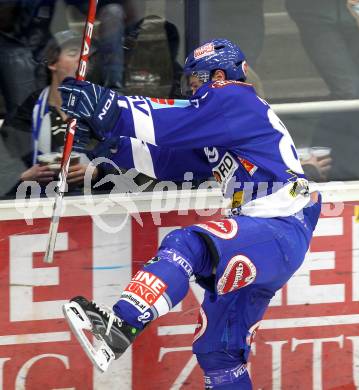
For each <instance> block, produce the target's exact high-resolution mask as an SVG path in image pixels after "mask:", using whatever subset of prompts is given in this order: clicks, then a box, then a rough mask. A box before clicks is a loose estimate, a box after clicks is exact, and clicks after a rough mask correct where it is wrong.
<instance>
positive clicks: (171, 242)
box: [159, 228, 211, 274]
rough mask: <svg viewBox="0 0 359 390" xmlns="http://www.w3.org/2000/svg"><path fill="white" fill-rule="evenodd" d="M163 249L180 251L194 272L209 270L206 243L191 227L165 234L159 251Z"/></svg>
mask: <svg viewBox="0 0 359 390" xmlns="http://www.w3.org/2000/svg"><path fill="white" fill-rule="evenodd" d="M163 250H172V251H176V252H178V253H180V254H181V255H182V256H183V257H184V258H185V259H186V261H187V262H188V263H189V264H190V266H191V267H192V271H193V273H194V274H199V273H204V272H207V273H208V272H210V269H211V260H210V255H209V253H208V248H207V246H206V243H205V242H204V240H203V238H202V237H201V236H199V235H198V234H197V233H196V232H194V231H193V230H191V229H187V228H183V229H176V230H173V231H172V232H171V233H169V234H167V235H166V236H165V238H164V239H163V241H162V243H161V245H160V247H159V253H160V252H161V251H163Z"/></svg>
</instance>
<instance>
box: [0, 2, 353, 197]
mask: <svg viewBox="0 0 359 390" xmlns="http://www.w3.org/2000/svg"><path fill="white" fill-rule="evenodd" d="M356 6H357V9H359V0H315V1H312V0H301V1H298V0H265V1H264V0H239V1H238V0H221V1H216V0H99V5H98V11H97V19H96V20H97V21H96V27H95V37H94V48H93V50H92V53H91V61H90V63H91V66H90V72H89V76H88V79H89V80H91V81H93V82H96V83H99V84H101V85H104V86H106V87H111V88H113V89H115V90H116V91H117V92H119V93H121V94H124V95H144V96H152V97H165V98H166V97H170V98H173V97H175V98H179V97H180V96H181V95H180V76H181V71H182V66H183V63H184V60H185V53H187V52H189V51H190V50H191V49H193V48H194V47H196V46H197V45H198V44H199V43H201V42H203V41H205V40H207V39H211V38H214V37H223V38H228V39H231V40H232V41H234V42H236V43H238V44H239V45H240V46H241V48H242V49H243V51H244V52H245V53H246V56H247V60H248V63H249V65H250V68H251V71H250V81H251V82H253V83H254V84H255V86H256V88H257V91H258V93H259V94H260V95H261V96H262V97H264V98H265V99H267V100H268V102H269V103H270V104H273V106H274V108H275V110H276V111H277V112H278V114H279V116H280V117H281V119H282V120H283V122H284V123H285V124H286V125H287V127H288V129H289V130H290V132H291V134H292V136H293V138H294V140H295V143H296V145H297V147H298V149H299V155H300V156H299V157H300V158H301V161H302V164H303V166H304V168H305V171H306V173H307V174H308V176H309V177H310V179H311V180H315V181H330V180H358V179H359V153H358V152H357V149H358V136H357V131H358V130H359V45H358V41H359V39H358V38H359V10H358V11H356V8H355V7H356ZM86 12H87V0H32V1H29V0H0V120H1V123H2V127H1V129H0V177H1V183H2V184H1V190H0V196H1V197H2V198H9V197H10V198H11V197H15V196H16V189H17V188H18V185H19V184H20V183H21V182H24V181H27V180H35V181H36V182H38V183H39V184H40V186H41V188H44V187H45V185H46V184H48V183H49V182H50V181H51V180H53V179H54V178H55V177H56V169H55V168H54V164H53V165H52V166H51V165H49V164H46V163H44V162H43V161H44V159H43V161H42V163H41V161H40V160H41V158H40V156H41V155H42V154H43V155H47V154H49V153H54V152H58V151H60V150H61V143H62V137H63V134H64V130H65V127H66V116H64V115H63V113H61V112H60V110H59V107H60V106H61V101H59V99H60V97H59V95H58V94H57V93H56V87H57V85H58V84H59V83H61V79H62V78H63V77H65V76H67V75H73V74H74V72H75V69H76V64H77V61H78V56H79V45H80V44H79V42H80V41H81V35H82V30H83V26H84V20H85V16H86ZM78 134H79V137H78V139H77V143H76V144H75V151H76V152H78V154H79V155H80V158H79V159H74V163H73V164H72V167H71V168H70V175H69V179H70V180H69V181H70V184H69V193H72V194H81V193H82V192H83V188H82V181H83V175H84V172H85V169H86V167H87V164H88V163H89V156H91V150H92V149H93V148H95V147H97V146H98V140H96V139H94V138H93V137H92V136H91V135H89V134H81V133H80V132H79V133H78ZM104 155H106V151H104ZM45 160H46V159H45ZM147 180H148V179H147V178H146V177H144V176H143V175H139V176H138V177H137V178H136V181H137V183H138V184H139V185H142V184H143V183H146V181H147ZM95 183H96V172H95V174H94V177H93V184H94V185H95ZM194 185H196V183H194ZM152 187H153V186H147V187H146V188H147V189H151V188H152ZM107 190H109V188H107V187H106V186H104V187H100V189H98V188H97V189H96V191H107ZM40 193H43V191H42V190H41V191H40Z"/></svg>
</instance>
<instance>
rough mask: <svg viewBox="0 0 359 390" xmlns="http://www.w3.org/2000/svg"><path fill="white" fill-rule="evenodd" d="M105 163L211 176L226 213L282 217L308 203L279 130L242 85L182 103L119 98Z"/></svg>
mask: <svg viewBox="0 0 359 390" xmlns="http://www.w3.org/2000/svg"><path fill="white" fill-rule="evenodd" d="M117 104H118V106H119V107H121V108H122V113H121V116H120V119H119V120H118V122H117V124H116V126H115V128H114V129H113V130H112V131H111V134H110V135H109V136H121V138H120V143H119V147H118V152H117V153H116V155H115V156H114V157H113V160H114V161H115V162H116V163H117V164H118V165H119V166H121V167H125V168H136V169H137V170H138V171H140V172H142V173H145V174H147V175H149V176H152V177H154V178H157V179H161V180H177V181H178V180H183V176H184V173H185V172H193V175H194V178H197V179H201V178H202V179H203V178H208V177H210V176H214V178H215V179H216V180H217V182H218V183H219V184H220V185H221V188H222V192H223V194H224V195H225V196H226V197H228V198H230V199H231V202H232V203H231V206H230V207H231V208H233V209H235V210H237V211H238V212H240V213H242V214H244V215H250V216H258V217H276V216H289V215H292V214H294V213H296V212H298V211H300V210H301V209H302V208H303V207H305V206H306V205H307V204H308V202H309V196H308V182H307V180H306V178H305V176H304V173H303V169H302V167H301V164H300V161H299V159H298V156H297V153H296V150H295V146H294V144H293V140H292V138H291V136H290V134H289V133H288V130H287V129H286V127H285V126H284V124H283V123H282V122H281V121H280V119H279V118H278V116H277V115H276V114H275V113H274V111H273V110H272V109H271V108H270V106H269V104H268V103H267V102H266V101H264V100H263V99H261V98H260V97H258V96H257V95H256V92H255V90H254V88H253V87H252V86H251V85H250V84H246V83H242V82H238V81H217V82H214V83H206V84H204V85H203V86H201V88H199V89H198V90H197V92H196V94H195V95H194V96H193V97H192V98H191V99H189V100H170V99H154V98H147V97H141V96H121V97H119V98H118V101H117Z"/></svg>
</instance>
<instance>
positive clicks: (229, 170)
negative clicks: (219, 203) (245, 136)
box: [212, 152, 239, 193]
mask: <svg viewBox="0 0 359 390" xmlns="http://www.w3.org/2000/svg"><path fill="white" fill-rule="evenodd" d="M238 167H239V165H238V163H237V161H236V160H235V159H234V157H233V156H232V155H231V154H230V153H228V152H226V154H225V155H224V156H223V157H222V159H221V161H220V162H219V164H218V165H216V166H215V167H214V168H212V173H213V176H214V178H215V179H216V181H217V182H218V183H219V184H221V187H222V192H223V193H225V192H226V187H227V184H228V182H229V181H230V180H231V178H232V177H233V175H234V172H235V171H236V169H237V168H238Z"/></svg>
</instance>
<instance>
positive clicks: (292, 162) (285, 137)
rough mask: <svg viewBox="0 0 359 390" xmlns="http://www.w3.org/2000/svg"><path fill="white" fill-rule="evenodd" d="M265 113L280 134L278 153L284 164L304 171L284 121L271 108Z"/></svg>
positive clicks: (294, 170)
mask: <svg viewBox="0 0 359 390" xmlns="http://www.w3.org/2000/svg"><path fill="white" fill-rule="evenodd" d="M259 99H260V100H261V101H262V102H263V103H264V104H265V105H266V106H268V107H269V104H268V103H267V102H266V101H265V100H263V99H261V98H259ZM267 115H268V120H269V122H270V124H271V125H272V126H273V128H274V129H276V130H277V131H279V132H280V133H281V134H282V138H281V140H280V141H279V153H280V155H281V157H282V159H283V161H284V163H285V165H286V166H287V167H288V168H289V169H290V170H291V171H293V172H294V173H304V172H303V168H302V165H301V164H300V161H299V158H298V156H297V152H296V150H295V146H294V142H293V139H292V137H291V136H290V134H289V132H288V130H287V128H286V127H285V125H284V123H283V122H282V121H281V120H280V119H279V118H278V116H277V114H276V113H275V112H274V111H273V110H272V109H271V108H269V109H268V111H267Z"/></svg>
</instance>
